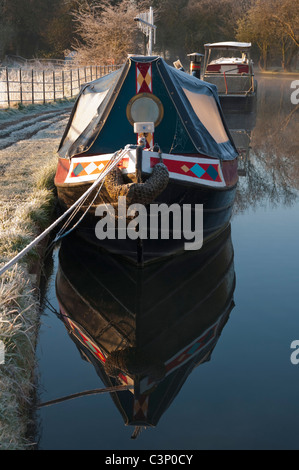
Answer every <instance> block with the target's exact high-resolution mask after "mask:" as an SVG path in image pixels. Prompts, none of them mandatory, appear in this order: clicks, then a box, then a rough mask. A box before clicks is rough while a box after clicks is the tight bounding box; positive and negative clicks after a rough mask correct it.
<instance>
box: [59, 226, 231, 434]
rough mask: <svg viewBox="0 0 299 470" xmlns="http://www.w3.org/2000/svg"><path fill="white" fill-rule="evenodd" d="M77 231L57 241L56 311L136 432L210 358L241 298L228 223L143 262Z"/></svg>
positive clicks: (155, 419) (152, 422)
mask: <svg viewBox="0 0 299 470" xmlns="http://www.w3.org/2000/svg"><path fill="white" fill-rule="evenodd" d="M70 237H71V241H69V239H68V238H65V239H64V240H62V244H61V248H60V251H59V267H58V272H57V276H56V295H57V299H58V302H59V308H60V311H59V312H58V313H57V314H58V316H59V318H60V320H62V322H63V323H64V325H65V327H66V329H67V332H68V334H69V337H70V338H71V340H72V341H73V342H74V343H75V345H76V347H77V348H78V349H79V351H80V354H81V357H82V358H83V359H85V360H87V361H88V362H89V363H91V364H92V365H93V367H94V368H95V370H96V373H97V374H98V376H99V378H100V380H101V381H102V383H103V384H104V387H107V388H109V393H110V396H111V398H112V400H113V401H114V403H115V405H116V407H117V408H118V410H119V412H120V413H121V415H122V417H123V419H124V422H125V424H126V425H130V426H133V427H135V430H134V432H133V435H132V436H133V437H136V433H137V432H138V430H140V429H141V428H144V427H153V426H157V424H158V422H159V420H160V418H161V416H162V415H163V414H164V413H165V412H166V410H167V409H168V408H169V406H170V405H171V403H172V401H173V400H174V399H175V397H176V396H177V394H178V393H179V391H180V389H181V388H182V386H183V385H184V383H185V381H186V380H187V378H188V376H189V375H190V374H191V373H193V372H194V370H195V369H196V368H197V366H199V365H200V364H203V363H204V362H207V361H209V360H210V359H211V355H212V352H213V350H214V348H215V346H216V344H217V342H218V340H219V338H220V335H221V333H222V331H223V328H224V326H225V324H226V323H227V321H228V319H229V316H230V312H231V311H232V309H233V308H234V300H233V296H234V289H235V270H234V252H233V245H232V240H231V229H230V225H229V226H228V227H227V228H226V229H225V230H224V231H222V232H221V233H220V234H219V235H218V236H217V237H214V238H213V239H211V240H209V241H208V242H207V243H206V244H205V245H204V246H203V247H202V249H201V250H198V251H192V252H191V251H190V252H186V253H184V254H182V255H178V256H174V257H170V258H168V259H167V260H163V261H160V262H157V263H151V264H148V265H146V266H144V267H143V268H142V269H140V268H139V267H138V266H135V265H133V264H132V263H130V262H129V261H128V260H125V259H124V258H123V257H120V256H118V255H114V254H111V253H109V252H107V251H106V250H102V249H100V248H99V247H96V246H94V245H91V244H85V245H82V241H81V240H80V239H79V237H78V236H77V235H76V234H71V235H70ZM196 373H198V374H199V373H200V371H199V370H197V372H196ZM101 386H103V385H100V387H101ZM120 386H121V387H127V389H126V390H122V391H117V387H120ZM82 387H84V384H82ZM111 387H114V389H111ZM100 402H101V397H99V404H100ZM199 406H200V404H199ZM97 410H99V406H97Z"/></svg>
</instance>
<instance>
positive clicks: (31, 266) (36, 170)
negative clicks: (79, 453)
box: [0, 113, 66, 450]
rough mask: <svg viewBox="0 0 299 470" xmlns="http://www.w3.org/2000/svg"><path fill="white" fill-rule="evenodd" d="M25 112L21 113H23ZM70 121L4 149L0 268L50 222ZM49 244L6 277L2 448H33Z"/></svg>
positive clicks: (1, 287) (0, 319) (0, 331)
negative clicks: (45, 253) (37, 360)
mask: <svg viewBox="0 0 299 470" xmlns="http://www.w3.org/2000/svg"><path fill="white" fill-rule="evenodd" d="M20 114H21V113H20ZM65 125H66V119H64V120H62V121H56V122H55V123H53V124H51V125H50V126H49V128H47V129H43V130H41V131H40V132H39V133H38V134H36V135H35V136H34V137H33V138H31V139H30V140H22V141H18V142H17V141H16V143H15V144H14V145H11V146H10V147H9V148H6V149H4V150H0V163H1V164H0V174H1V185H0V266H3V265H4V264H5V263H6V262H8V261H9V260H11V259H12V258H13V257H14V256H15V255H16V254H17V253H19V252H20V251H21V250H22V249H23V248H24V247H25V246H27V244H28V243H29V242H30V241H32V240H33V239H34V238H35V237H36V236H37V235H38V234H39V233H41V231H42V230H43V229H44V228H46V227H48V226H49V225H50V222H51V220H52V219H53V209H54V207H55V203H56V195H55V189H54V184H53V177H54V173H55V169H56V164H57V154H56V150H57V148H58V144H59V140H60V136H61V135H62V132H63V129H64V127H65ZM42 256H43V247H41V246H39V247H38V248H37V249H33V250H32V251H31V252H30V253H28V255H26V257H24V258H23V259H22V260H21V261H20V262H19V263H18V264H17V265H15V266H14V267H13V268H11V269H9V270H8V271H6V272H5V273H4V274H3V275H2V276H1V277H0V340H2V341H3V342H4V345H5V363H4V364H1V365H0V449H3V450H4V449H12V450H16V449H28V448H29V449H30V448H32V442H30V441H29V440H28V427H29V426H30V413H31V408H32V407H31V405H32V399H33V396H34V387H35V385H34V383H35V379H34V370H35V366H36V363H35V346H36V340H37V333H38V323H39V274H40V271H41V266H42Z"/></svg>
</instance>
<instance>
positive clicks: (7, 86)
mask: <svg viewBox="0 0 299 470" xmlns="http://www.w3.org/2000/svg"><path fill="white" fill-rule="evenodd" d="M6 88H7V104H8V107H10V97H9V77H8V68H7V67H6Z"/></svg>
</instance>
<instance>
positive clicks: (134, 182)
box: [55, 56, 238, 265]
mask: <svg viewBox="0 0 299 470" xmlns="http://www.w3.org/2000/svg"><path fill="white" fill-rule="evenodd" d="M58 153H59V161H58V167H57V172H56V176H55V185H56V187H57V192H58V198H59V202H60V206H61V208H62V210H66V209H67V208H69V207H71V206H72V205H73V204H74V203H75V201H76V200H78V198H80V197H82V195H83V194H84V193H85V192H86V191H87V190H88V188H90V187H91V185H93V184H95V182H96V181H100V179H101V175H104V174H105V175H107V176H105V179H103V180H102V181H101V183H100V184H99V185H98V186H96V188H95V190H94V191H93V192H92V193H91V194H89V195H88V197H86V198H85V199H84V198H83V201H82V203H81V204H80V206H79V207H78V208H77V215H76V217H77V219H74V220H77V221H79V220H80V223H78V225H77V228H76V230H77V232H78V234H79V235H80V236H81V237H82V238H83V239H85V240H87V241H88V242H92V243H95V244H96V245H98V246H101V247H103V248H104V249H106V250H108V251H110V252H112V253H117V254H122V255H124V256H125V257H127V258H129V259H130V260H132V261H133V262H134V263H137V264H141V265H142V264H145V263H147V262H148V261H153V260H157V259H160V258H161V257H164V256H167V255H172V254H176V253H179V252H182V251H184V249H186V242H190V233H191V234H193V236H194V240H196V230H197V229H198V227H199V225H198V224H197V222H198V221H197V220H196V215H198V214H199V212H197V210H196V209H197V208H198V207H199V206H201V207H202V214H203V215H202V224H201V228H202V241H203V243H205V241H206V240H207V239H208V238H211V237H212V236H214V235H216V234H218V233H219V232H221V231H222V230H223V229H224V228H225V227H227V225H228V224H229V221H230V217H231V213H232V206H233V202H234V198H235V191H236V184H237V178H238V177H237V157H238V152H237V150H236V148H235V145H234V143H233V140H232V138H231V136H230V133H229V130H228V128H227V125H226V123H225V120H224V117H223V114H222V110H221V106H220V103H219V97H218V94H217V88H216V86H214V85H212V84H209V83H206V82H204V81H202V80H198V79H197V78H196V77H193V76H191V75H189V74H187V73H185V72H183V71H180V70H177V69H175V68H174V67H171V66H169V65H168V64H167V63H166V62H165V61H164V60H163V59H162V58H161V57H159V56H130V57H129V58H128V59H127V61H126V63H125V64H124V65H123V66H122V67H121V68H120V69H118V70H117V71H115V72H113V73H111V74H109V75H106V76H104V77H102V78H100V79H97V80H95V81H93V82H91V83H88V84H86V85H85V86H84V87H83V88H82V89H81V92H80V94H79V96H78V98H77V101H76V103H75V105H74V108H73V111H72V113H71V116H70V120H69V122H68V125H67V128H66V130H65V133H64V135H63V138H62V141H61V143H60V147H59V151H58ZM120 203H121V204H122V205H121V207H122V209H120ZM136 205H137V206H138V207H136ZM140 205H141V206H142V207H144V208H145V210H146V218H144V217H143V218H142V219H140V220H141V223H140V220H139V225H138V224H137V222H136V223H135V233H136V236H135V237H129V236H127V235H128V233H127V232H126V228H127V227H128V226H129V225H130V223H131V224H132V211H131V212H129V211H128V209H129V208H131V209H132V206H133V209H134V210H135V214H136V213H140ZM153 206H155V208H156V209H155V210H156V214H157V212H159V215H161V212H163V211H164V212H163V216H165V215H166V216H167V217H168V221H167V223H166V225H167V227H166V228H167V229H168V231H167V230H166V231H167V233H166V235H165V226H164V229H163V223H164V222H165V220H164V222H163V220H162V221H161V220H160V219H159V221H158V226H155V227H154V229H153V227H152V226H151V224H152V222H153V212H152V209H153ZM165 208H166V209H165ZM175 208H176V209H177V208H179V209H180V210H181V215H182V217H181V218H180V215H178V213H176V214H175V211H174V209H175ZM184 208H185V209H186V214H187V213H188V216H189V219H188V220H183V209H184ZM162 209H163V210H162ZM136 211H137V212H136ZM112 213H113V214H112ZM108 216H109V217H108ZM112 216H113V218H114V221H112ZM161 217H162V216H161ZM186 217H187V216H186ZM162 218H163V217H162ZM164 218H165V217H164ZM108 219H109V220H108ZM157 220H158V219H157V218H156V219H155V223H156V222H157ZM175 223H176V224H178V225H176V226H174V225H175ZM99 224H100V226H101V227H102V228H103V227H104V226H106V227H105V230H106V232H105V231H102V232H101V233H100V234H99V230H97V228H98V229H99ZM186 226H188V227H189V232H188V233H187V229H186V231H184V227H186ZM138 230H139V231H138ZM141 232H142V236H141ZM105 234H106V235H105ZM189 246H190V243H189ZM200 246H201V245H200V244H199V245H198V247H199V248H200ZM195 248H196V243H195V245H194V247H191V248H189V249H195Z"/></svg>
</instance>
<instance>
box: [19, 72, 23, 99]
mask: <svg viewBox="0 0 299 470" xmlns="http://www.w3.org/2000/svg"><path fill="white" fill-rule="evenodd" d="M19 77H20V102H21V104H23V90H22V69H21V68H20V71H19Z"/></svg>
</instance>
